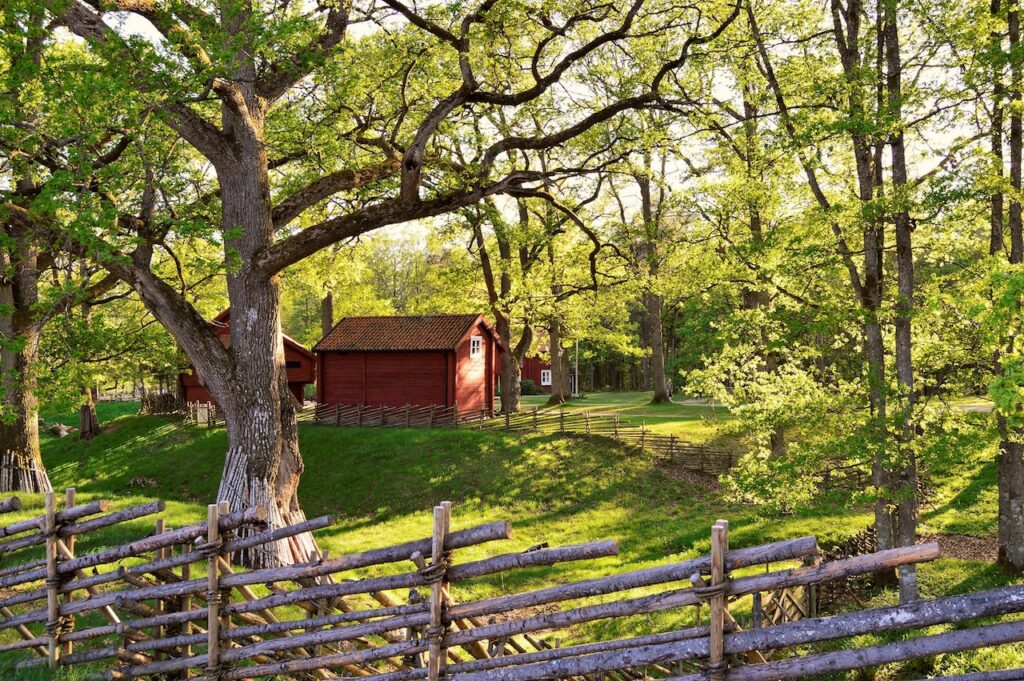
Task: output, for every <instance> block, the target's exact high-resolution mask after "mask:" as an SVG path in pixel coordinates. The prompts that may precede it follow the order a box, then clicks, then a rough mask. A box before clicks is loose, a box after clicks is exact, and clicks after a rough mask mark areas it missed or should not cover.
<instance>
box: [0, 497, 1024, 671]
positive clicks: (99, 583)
mask: <svg viewBox="0 0 1024 681" xmlns="http://www.w3.org/2000/svg"><path fill="white" fill-rule="evenodd" d="M44 502H45V503H44V508H43V513H42V514H41V515H39V516H36V517H32V518H27V519H23V520H17V521H15V522H10V523H8V524H7V525H5V526H3V527H0V560H2V561H3V563H2V564H0V588H2V589H3V591H2V592H0V615H2V619H0V652H4V653H12V654H17V655H21V656H22V659H21V660H20V661H19V662H18V663H17V664H18V665H20V666H22V667H34V666H43V667H49V668H59V667H63V668H77V667H82V666H87V668H88V669H89V670H92V671H94V672H95V673H96V674H97V678H102V679H110V680H113V679H139V678H189V677H190V678H193V679H202V680H204V681H214V679H217V680H220V681H231V680H233V679H247V678H258V677H263V676H275V675H279V676H284V677H286V678H299V679H303V678H309V679H325V678H334V677H335V675H342V676H372V677H374V679H375V681H420V680H425V681H441V680H442V679H443V680H446V681H546V680H549V679H566V680H571V681H601V680H604V681H639V680H640V679H644V678H667V679H674V680H675V681H698V680H700V681H706V680H725V681H736V680H744V681H768V680H769V679H787V678H804V677H806V676H809V675H813V674H819V673H823V672H825V671H837V670H844V669H857V668H861V667H864V666H871V665H883V664H888V663H892V662H898V661H902V660H908V659H913V658H916V657H927V656H931V655H937V654H940V653H949V652H957V651H962V650H969V649H973V648H978V647H983V646H991V645H1001V644H1005V643H1014V642H1020V641H1024V622H1021V621H1018V620H1012V619H1011V620H1008V621H994V622H993V621H987V622H986V623H985V624H984V625H982V626H967V625H966V624H965V623H968V622H971V621H972V620H977V619H981V618H998V617H1001V616H1006V615H1011V616H1012V615H1015V614H1019V613H1024V586H1010V587H1003V588H1000V589H992V590H988V591H982V592H977V593H972V594H964V595H958V596H949V597H946V598H940V599H935V600H931V601H920V602H917V603H911V604H908V605H901V606H892V607H888V608H874V609H865V610H860V611H854V612H844V613H840V614H834V615H830V616H823V617H813V618H812V617H803V618H801V619H796V620H792V621H786V620H780V621H777V622H775V623H772V622H771V621H770V620H769V619H766V618H760V619H759V618H757V617H756V616H755V617H753V618H750V619H749V620H744V621H741V620H743V619H744V618H743V617H741V616H740V615H739V614H735V613H730V608H732V609H733V610H734V611H736V610H737V604H738V603H739V602H740V601H741V600H743V599H749V601H750V603H751V604H753V603H756V602H758V601H759V600H760V599H762V598H763V597H764V596H765V595H766V594H772V593H775V592H778V591H779V590H786V589H796V588H800V587H806V586H810V585H816V584H822V583H827V582H830V581H835V580H841V579H846V578H849V577H851V576H856V575H866V574H869V573H871V572H874V571H878V570H891V569H893V568H895V567H898V566H901V565H911V564H916V563H922V562H926V561H930V560H934V559H935V558H937V557H938V556H939V551H938V547H937V546H936V545H935V544H921V545H917V546H911V547H903V548H897V549H890V550H886V551H878V552H874V553H869V554H864V555H857V556H853V557H847V558H841V559H837V560H828V561H824V562H817V561H816V560H814V558H815V557H816V556H818V555H819V552H818V550H817V544H816V541H815V539H814V537H801V538H796V539H791V540H787V541H781V542H774V543H770V544H765V545H760V546H749V547H742V548H733V547H731V546H730V543H729V525H728V523H727V522H726V521H724V520H720V521H718V522H716V523H715V525H714V526H713V527H712V528H711V550H710V553H709V554H708V555H705V556H699V557H695V558H690V559H688V560H683V561H677V562H670V563H666V564H662V565H656V566H653V567H648V568H644V569H640V570H628V571H614V570H611V569H610V568H608V567H606V568H605V569H604V572H605V573H606V574H604V576H600V577H595V578H591V579H585V580H576V581H565V580H563V579H559V578H558V575H557V574H548V573H544V574H534V575H533V576H532V578H531V580H530V581H529V582H528V583H530V584H535V583H536V582H537V581H538V580H539V581H541V582H547V583H548V584H549V585H548V586H543V585H542V586H536V587H533V588H528V589H525V590H520V591H512V592H510V591H507V590H506V589H504V588H501V589H497V590H496V587H497V585H499V584H507V583H510V582H508V581H506V579H505V578H506V577H507V576H509V575H510V574H511V573H512V572H513V571H518V570H522V569H526V568H536V567H551V566H557V565H559V564H562V563H566V562H570V561H585V560H586V561H589V560H597V559H602V558H606V557H610V556H614V555H616V554H617V552H618V545H617V544H616V543H615V542H612V541H598V542H590V543H585V544H578V545H571V546H560V547H547V546H546V545H541V546H535V547H531V548H528V549H526V550H513V551H510V552H507V553H496V552H490V553H489V554H488V555H486V557H475V559H473V560H469V561H459V560H456V558H457V557H458V556H460V555H461V553H460V552H461V551H462V550H463V549H467V548H470V547H478V548H476V556H480V555H482V554H481V551H482V548H480V547H483V546H486V545H489V544H490V543H491V542H494V541H504V540H509V539H510V538H511V528H510V526H509V525H508V523H504V522H498V523H488V524H484V525H477V526H474V527H467V528H462V529H456V528H455V527H454V526H453V517H452V507H451V504H450V503H448V502H444V503H441V504H439V505H438V506H436V507H435V508H434V510H433V517H432V523H431V524H430V525H429V526H430V527H431V531H430V532H429V534H428V536H426V537H424V538H423V539H419V540H416V541H411V542H405V543H402V544H397V545H392V546H384V547H381V548H372V549H368V550H365V551H361V552H357V553H349V554H344V555H340V556H336V557H329V556H324V557H322V558H321V559H319V560H317V561H315V562H312V563H308V564H303V565H293V566H281V567H275V568H267V569H261V570H243V569H236V568H235V567H233V566H232V563H231V556H232V555H233V554H234V553H237V552H239V551H243V550H247V549H252V548H253V547H256V546H262V545H265V544H269V543H271V542H275V541H288V539H289V538H290V537H293V536H295V535H297V534H299V533H302V532H306V531H315V530H320V529H324V528H327V527H329V526H330V525H331V524H332V523H333V521H334V519H333V518H331V517H329V516H325V517H322V518H313V519H310V520H307V521H304V522H302V523H299V524H296V525H294V526H289V527H283V528H274V529H270V528H266V527H265V526H264V520H265V516H264V513H263V512H262V511H260V510H258V509H242V510H239V511H235V512H231V509H229V508H227V507H226V506H225V505H210V506H209V507H208V509H207V516H206V518H205V521H203V522H197V523H195V524H193V525H187V526H185V527H180V528H177V529H170V528H167V527H166V525H165V524H164V523H158V524H157V526H158V531H157V532H156V533H149V536H140V537H139V538H137V539H135V540H132V541H129V542H127V543H118V544H114V545H109V546H107V547H106V548H92V547H96V546H102V545H103V544H104V542H103V541H102V540H103V539H104V537H106V536H107V535H106V534H104V533H106V532H112V531H115V530H116V534H115V535H113V536H116V537H123V536H124V535H125V534H130V533H131V532H132V531H134V530H133V528H135V527H138V532H139V534H140V535H144V534H145V533H146V532H147V530H146V529H145V528H143V527H141V525H139V522H137V521H140V520H142V519H145V518H147V517H148V516H152V515H156V514H159V513H160V512H161V510H162V508H163V505H162V504H161V503H160V502H153V503H148V504H140V505H138V506H133V507H128V508H124V509H119V510H111V508H110V505H109V504H106V503H105V502H99V501H92V502H89V503H85V504H82V503H77V502H76V498H75V494H74V492H73V491H69V492H68V493H67V494H66V495H65V497H64V506H63V508H62V509H58V508H57V497H56V496H55V495H53V494H49V495H46V497H45V499H44ZM20 506H21V505H20V502H19V501H18V500H17V499H16V498H10V499H4V500H0V514H2V515H0V518H2V517H4V516H6V515H8V514H10V513H19V512H21V511H20ZM0 522H2V521H0ZM147 522H149V523H150V524H149V525H148V527H149V528H151V527H152V526H153V525H152V523H151V520H150V521H147ZM126 523H135V524H134V525H125V524H126ZM240 528H247V530H246V532H244V533H239V532H236V530H239V529H240ZM83 535H89V539H90V541H89V542H88V544H86V542H76V541H75V540H76V538H80V537H82V536H83ZM86 545H88V546H89V547H90V551H89V552H87V553H82V554H80V555H76V549H78V548H80V547H82V546H86ZM679 548H684V547H679ZM36 551H39V552H40V553H37V554H35V555H33V552H36ZM748 568H755V570H753V574H748V573H743V575H742V576H739V575H738V574H736V573H737V571H739V570H745V569H748ZM480 579H489V580H492V581H491V584H492V588H491V592H492V593H493V594H494V595H492V596H489V597H486V598H480V597H475V598H473V597H467V598H465V599H460V598H458V596H459V593H460V590H462V589H464V586H465V585H466V584H467V583H468V584H469V586H470V587H471V588H470V589H467V590H465V591H462V592H461V593H463V594H478V593H480V589H479V587H478V586H477V587H473V584H472V583H473V582H474V581H476V580H480ZM515 583H522V582H518V581H517V582H515ZM423 593H426V596H423V595H422V594H423ZM705 607H706V608H709V612H710V617H709V618H708V619H707V620H706V622H703V621H702V618H701V617H700V614H699V612H700V609H701V608H705ZM744 610H745V608H744ZM653 613H664V616H663V617H660V618H657V619H653V618H649V617H647V615H650V614H653ZM691 614H692V616H691ZM755 615H756V613H755ZM609 620H616V621H617V622H616V623H617V626H616V627H610V628H609V629H615V630H621V631H631V632H633V634H632V635H630V636H627V637H621V638H608V639H600V640H594V639H593V638H580V633H581V632H585V631H591V629H589V628H586V627H585V626H583V625H587V624H588V623H594V622H600V621H609ZM655 622H660V623H662V624H661V625H660V627H659V630H655V629H654V627H655V624H654V623H655ZM940 624H956V625H958V626H957V628H956V629H954V630H952V631H947V632H943V633H933V634H929V635H926V636H917V637H910V638H907V639H904V640H896V641H892V642H882V643H863V639H859V638H858V639H855V640H854V641H851V642H850V643H849V644H847V646H846V647H843V646H839V647H838V648H837V647H836V646H835V645H834V643H833V642H836V641H841V640H844V639H851V638H853V637H861V636H864V635H866V634H878V633H884V632H891V631H907V630H915V629H923V628H925V627H931V626H935V625H940ZM76 625H77V626H76ZM744 627H746V628H744ZM824 643H830V644H832V645H830V647H829V648H828V649H827V650H823V649H822V648H820V647H819V648H815V646H818V645H819V644H824ZM807 650H810V652H806V651H807ZM798 651H799V652H800V653H802V654H797V652H798ZM97 669H98V670H99V671H98V672H96V670H97ZM986 674H987V675H986ZM1001 674H1002V672H992V673H982V674H981V675H973V676H972V675H967V676H962V677H952V678H962V679H964V680H965V681H987V680H990V679H1002V678H1019V676H1018V677H1014V676H1012V675H1011V676H1006V675H1001Z"/></svg>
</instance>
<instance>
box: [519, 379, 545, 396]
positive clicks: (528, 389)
mask: <svg viewBox="0 0 1024 681" xmlns="http://www.w3.org/2000/svg"><path fill="white" fill-rule="evenodd" d="M519 390H520V392H521V393H522V394H523V395H540V390H539V389H538V388H537V384H536V383H534V382H533V381H532V380H530V379H529V378H524V379H523V380H522V381H521V382H520V383H519Z"/></svg>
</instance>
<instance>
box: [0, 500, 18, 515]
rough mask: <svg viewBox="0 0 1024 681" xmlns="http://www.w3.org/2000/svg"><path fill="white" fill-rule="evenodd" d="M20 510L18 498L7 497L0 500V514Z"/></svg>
mask: <svg viewBox="0 0 1024 681" xmlns="http://www.w3.org/2000/svg"><path fill="white" fill-rule="evenodd" d="M20 510H21V499H19V498H18V497H7V498H5V499H0V513H11V512H12V511H20Z"/></svg>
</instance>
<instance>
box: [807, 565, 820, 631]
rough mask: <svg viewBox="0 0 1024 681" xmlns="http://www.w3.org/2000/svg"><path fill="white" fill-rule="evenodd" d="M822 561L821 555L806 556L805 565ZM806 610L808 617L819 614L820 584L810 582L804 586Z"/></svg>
mask: <svg viewBox="0 0 1024 681" xmlns="http://www.w3.org/2000/svg"><path fill="white" fill-rule="evenodd" d="M819 563H821V557H820V556H807V557H806V558H804V565H808V566H813V565H818V564H819ZM804 598H805V599H806V600H805V602H804V612H806V613H807V617H817V616H818V585H817V584H808V585H807V586H806V587H804Z"/></svg>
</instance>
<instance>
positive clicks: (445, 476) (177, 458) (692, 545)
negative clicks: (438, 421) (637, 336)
mask: <svg viewBox="0 0 1024 681" xmlns="http://www.w3.org/2000/svg"><path fill="white" fill-rule="evenodd" d="M647 399H649V397H648V398H647ZM644 400H645V396H644V395H635V394H634V395H623V394H599V395H593V396H591V397H590V398H588V399H586V400H579V401H574V402H571V403H570V404H569V405H567V408H569V409H580V408H590V409H593V410H594V411H604V410H611V409H615V410H617V411H618V413H620V414H623V418H630V419H633V418H642V419H644V420H645V421H646V423H647V424H648V426H650V427H651V428H652V429H653V428H654V426H652V425H651V423H652V421H653V420H654V418H655V417H653V416H651V415H649V414H648V413H647V410H661V411H662V412H665V413H664V415H662V416H660V417H658V418H661V419H663V420H664V424H666V427H669V428H678V429H680V430H679V431H678V432H690V433H697V432H698V428H704V429H707V432H708V433H710V435H709V438H708V439H713V438H714V437H716V435H715V430H716V427H717V426H716V423H717V421H718V419H723V418H727V415H724V414H722V411H721V409H720V408H719V409H717V410H716V409H712V408H711V407H702V406H694V405H679V404H673V405H665V406H659V407H651V406H650V405H646V404H644ZM531 401H532V400H531ZM132 411H134V408H133V407H132V406H131V405H123V404H111V403H104V404H101V405H99V412H100V418H101V420H102V421H103V422H104V432H103V433H102V434H101V435H100V436H99V437H97V438H96V439H95V440H93V441H92V442H88V443H84V442H79V441H78V440H77V438H76V437H75V436H73V435H72V436H69V437H66V438H63V439H57V438H55V437H53V436H49V435H47V436H45V437H44V441H43V451H44V460H45V462H46V464H47V467H48V469H49V472H50V476H51V479H52V480H53V483H54V485H55V487H57V488H59V489H60V488H64V487H67V486H74V487H76V488H77V490H78V496H79V498H80V499H83V500H90V499H96V498H106V499H110V500H112V501H115V502H116V504H117V505H118V506H119V507H123V506H126V505H129V504H132V503H139V502H142V501H146V500H149V499H152V498H161V499H164V500H165V501H166V502H167V511H166V513H165V514H164V515H165V517H166V519H167V523H168V525H170V526H172V527H179V526H182V525H185V524H190V523H193V522H197V521H200V520H202V519H203V517H204V508H205V504H206V503H208V502H210V501H212V500H213V498H214V496H215V493H216V489H217V484H218V480H219V476H220V471H221V467H222V465H223V456H224V451H225V449H226V435H225V433H224V431H223V429H213V430H210V429H202V428H198V427H193V426H187V425H184V424H182V423H181V422H180V421H177V420H175V419H172V418H165V417H153V416H144V417H140V416H135V415H132V414H131V412H132ZM638 414H639V415H638ZM51 418H53V419H60V418H65V419H69V418H71V416H70V415H63V417H62V415H60V414H52V415H51ZM64 422H66V423H67V422H69V421H67V420H65V421H64ZM300 442H301V446H302V451H303V455H304V457H305V463H306V472H305V474H304V476H303V478H302V485H301V488H300V497H301V500H302V503H303V505H304V508H305V510H306V512H307V515H309V516H310V517H312V516H316V515H321V514H326V513H331V514H336V515H337V516H338V522H337V524H336V525H335V526H333V527H331V528H328V529H327V530H324V531H322V532H320V533H318V535H317V539H318V542H319V543H320V546H321V548H323V549H325V550H328V551H329V552H330V553H331V555H339V554H342V553H346V552H350V551H356V550H363V549H366V548H372V547H377V546H383V545H388V544H394V543H398V542H402V541H406V540H409V539H416V538H421V537H425V536H427V535H428V534H429V531H430V525H431V520H430V512H429V509H430V507H431V506H432V505H434V504H436V503H437V502H439V501H441V500H445V499H448V500H451V501H453V502H455V508H454V513H453V516H454V517H453V525H454V527H455V528H456V529H458V528H461V527H466V526H470V525H475V524H478V523H482V522H488V521H492V520H499V519H504V520H509V521H511V522H512V525H513V529H514V533H515V534H514V538H513V539H512V540H511V541H509V542H503V543H502V544H500V545H489V546H483V547H475V548H473V549H469V550H466V551H460V552H459V554H458V556H457V559H458V560H459V561H460V562H461V561H465V560H473V559H477V558H481V557H484V556H487V555H494V554H495V553H497V552H506V551H519V550H523V549H525V548H527V547H530V546H533V545H536V544H540V543H542V542H548V543H550V544H551V545H552V546H555V545H560V544H569V543H579V542H585V541H593V540H599V539H617V540H618V541H619V542H620V554H619V555H618V556H616V557H612V558H605V559H601V560H597V561H586V562H580V563H570V564H566V565H562V566H557V567H555V568H544V569H540V568H537V569H531V570H520V571H514V572H511V573H507V574H505V575H504V576H495V577H493V578H481V579H478V580H473V581H472V582H470V583H468V584H466V585H459V586H458V588H457V589H456V591H455V593H454V595H455V597H456V599H458V600H461V601H465V600H469V599H474V598H481V597H488V596H493V595H497V594H500V593H508V592H514V591H518V590H522V589H527V588H534V587H540V586H548V585H550V584H552V583H556V582H557V583H561V582H564V581H568V580H575V579H585V578H590V577H596V576H602V575H605V574H608V573H610V572H616V571H622V570H626V569H636V568H641V567H647V566H651V565H657V564H664V563H666V562H669V561H672V560H680V559H684V558H687V557H692V556H696V555H699V554H701V553H705V552H707V551H708V548H709V527H710V525H711V524H712V523H713V522H714V521H715V520H716V519H717V518H728V519H729V520H730V538H731V544H732V545H733V546H734V547H741V546H750V545H754V544H759V543H764V542H767V541H773V540H778V539H786V538H791V537H796V536H802V535H806V534H815V535H817V536H818V538H819V542H820V543H821V544H829V543H832V542H835V541H839V540H841V539H843V538H845V537H848V536H850V535H852V534H854V533H856V532H857V531H859V530H861V529H863V528H864V527H866V526H867V525H868V524H869V523H870V521H871V518H870V514H869V512H868V509H866V508H855V509H848V508H843V507H842V506H839V505H835V506H832V505H827V504H824V503H822V504H820V505H819V506H817V507H815V508H813V509H807V510H805V511H803V512H801V513H798V514H793V515H789V516H785V517H768V516H766V515H762V514H761V513H759V510H758V509H757V508H755V507H752V506H749V505H742V504H738V503H734V502H730V501H728V500H726V499H723V498H722V497H721V494H720V493H719V492H716V491H714V490H713V488H711V487H709V486H707V485H704V484H699V483H696V482H692V481H690V479H689V477H688V476H681V475H679V474H678V471H673V470H666V469H663V468H661V467H659V465H657V464H655V462H653V461H652V460H651V459H649V458H648V457H647V456H645V455H643V454H638V453H637V452H636V451H635V450H630V449H627V448H624V447H621V446H619V445H618V444H616V443H614V442H612V441H609V440H602V439H596V438H595V439H588V438H581V437H564V438H563V437H557V436H537V435H526V436H523V435H516V434H506V433H500V432H499V433H493V432H480V431H474V430H469V429H462V430H449V429H433V430H403V429H395V430H391V429H388V430H379V429H354V428H333V427H324V426H312V425H303V426H301V427H300ZM990 460H991V451H990V450H989V448H986V447H981V448H978V447H975V448H970V447H965V448H963V456H962V460H960V461H957V462H947V463H946V464H944V465H936V466H934V469H933V470H931V471H929V484H930V485H931V486H932V489H933V494H932V506H929V507H928V508H926V509H924V510H923V511H922V521H923V524H924V525H925V526H926V528H927V531H929V532H964V533H976V534H991V533H992V531H993V528H994V527H995V518H994V513H995V506H994V501H993V497H992V490H993V487H994V470H993V466H992V465H991V464H990V463H988V461H990ZM24 501H25V502H26V509H25V510H24V511H22V513H21V516H23V517H27V516H29V515H32V514H34V513H37V512H38V511H39V508H40V507H41V499H40V498H39V497H24ZM151 529H152V519H144V520H139V521H136V522H134V523H129V524H125V525H122V526H118V527H117V528H111V529H109V530H106V531H105V532H102V533H97V534H96V535H95V536H92V537H90V538H89V539H88V540H87V541H86V542H83V543H82V544H80V547H81V549H80V550H81V551H87V550H89V549H91V548H95V547H97V546H100V545H104V544H113V543H118V542H121V541H124V540H126V539H127V538H129V537H139V536H144V535H145V534H147V533H148V532H149V531H151ZM405 567H406V566H392V567H390V568H387V569H389V570H394V569H405ZM1009 581H1011V580H1009V579H1008V578H1007V577H1006V576H1005V575H1003V574H1002V573H1000V572H999V571H998V570H996V569H995V568H994V567H993V566H991V565H988V564H985V563H979V562H976V561H960V560H941V561H937V562H936V563H934V564H931V565H927V566H923V567H922V569H921V583H922V590H923V592H924V594H925V595H927V596H937V595H942V594H948V593H958V592H963V591H968V590H973V589H980V588H990V587H992V586H996V585H1000V584H1005V583H1008V582H1009ZM867 597H868V598H869V599H870V603H871V604H872V605H881V604H885V603H891V602H892V601H893V599H894V598H895V596H894V594H892V593H891V592H883V593H879V594H874V595H869V596H867ZM692 614H693V613H692V609H685V610H684V611H681V612H680V611H669V612H665V613H659V614H657V615H655V616H644V617H637V618H627V619H624V620H615V621H606V622H598V623H593V624H591V625H588V626H584V627H579V628H576V629H573V630H571V631H570V632H568V633H567V634H565V633H562V634H560V636H563V638H564V640H565V641H566V642H570V641H573V640H584V639H587V638H590V637H593V636H595V635H600V636H605V637H607V636H626V635H631V634H637V633H642V632H650V631H656V630H663V629H664V628H665V627H668V626H678V625H680V624H683V623H687V622H689V621H690V620H691V618H692ZM738 614H739V615H740V616H741V617H742V616H743V614H744V606H743V605H742V603H741V604H740V607H739V609H738ZM8 635H9V634H8ZM993 655H994V656H993ZM1004 659H1005V655H1004V657H999V655H995V654H989V653H971V654H964V655H958V656H945V657H944V658H942V660H941V661H940V663H939V666H937V667H934V669H947V668H949V669H961V668H962V669H969V668H971V667H972V665H973V666H974V667H978V668H981V669H986V668H994V667H991V665H992V664H1003V660H1004ZM1012 659H1014V660H1016V662H1017V663H1018V664H1022V665H1024V656H1019V657H1017V656H1014V657H1012ZM0 664H2V663H0ZM995 668H998V667H995ZM929 669H932V668H929ZM896 670H897V671H896V674H899V675H900V676H896V675H894V674H892V673H889V672H882V673H880V674H879V675H878V676H875V677H869V676H858V675H848V676H841V677H836V678H844V679H860V678H877V679H890V678H917V677H919V676H923V675H924V674H922V673H920V672H921V669H920V668H919V667H912V668H911V667H907V668H896ZM2 673H3V672H2V671H0V674H2ZM925 673H930V672H929V670H928V669H925ZM4 678H7V677H4ZM29 678H35V677H29Z"/></svg>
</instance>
